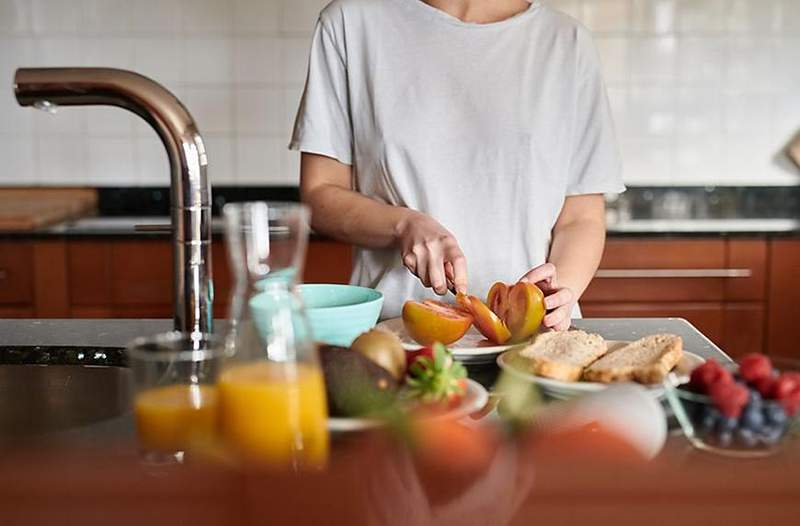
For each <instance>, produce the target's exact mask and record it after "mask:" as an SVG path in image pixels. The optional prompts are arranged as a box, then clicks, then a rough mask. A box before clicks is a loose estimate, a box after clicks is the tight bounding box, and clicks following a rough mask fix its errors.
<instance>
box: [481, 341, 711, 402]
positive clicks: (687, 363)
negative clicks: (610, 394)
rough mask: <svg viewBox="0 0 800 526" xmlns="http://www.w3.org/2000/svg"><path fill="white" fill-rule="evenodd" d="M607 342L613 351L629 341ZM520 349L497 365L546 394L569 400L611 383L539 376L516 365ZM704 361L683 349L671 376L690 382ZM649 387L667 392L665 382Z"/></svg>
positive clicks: (655, 393)
mask: <svg viewBox="0 0 800 526" xmlns="http://www.w3.org/2000/svg"><path fill="white" fill-rule="evenodd" d="M606 343H607V344H608V348H609V351H613V350H615V349H617V348H619V347H621V346H623V345H626V344H627V343H629V342H621V341H609V342H606ZM520 350H521V349H512V350H510V351H508V352H505V353H503V354H501V355H500V356H498V357H497V365H499V366H500V368H501V369H503V370H504V371H507V372H509V373H510V374H513V375H514V376H516V377H517V378H522V379H523V380H527V381H529V382H532V383H534V384H536V385H537V386H539V388H540V389H541V390H542V392H543V393H544V394H546V395H548V396H550V397H552V398H556V399H559V400H567V399H570V398H575V397H576V396H580V395H583V394H586V393H594V392H597V391H602V390H603V389H605V388H606V387H608V386H609V385H610V384H603V383H598V382H563V381H561V380H554V379H552V378H545V377H543V376H537V375H535V374H532V373H530V372H528V371H526V370H525V369H524V368H521V367H519V366H516V365H515V363H514V362H515V360H525V358H522V357H519V356H518V354H519V352H520ZM704 361H705V360H704V359H703V358H702V357H700V356H698V355H696V354H694V353H691V352H688V351H683V358H681V360H680V361H679V362H678V365H676V366H675V368H674V369H673V372H675V373H677V374H676V375H674V376H673V375H671V376H670V378H675V379H676V385H679V384H682V383H685V382H688V381H689V372H690V371H691V370H692V369H694V368H695V367H697V366H698V365H700V364H701V363H703V362H704ZM647 388H648V389H649V390H650V392H651V393H652V394H653V396H655V397H656V398H659V399H660V398H662V397H663V396H664V394H665V392H664V386H663V384H655V385H652V386H648V387H647Z"/></svg>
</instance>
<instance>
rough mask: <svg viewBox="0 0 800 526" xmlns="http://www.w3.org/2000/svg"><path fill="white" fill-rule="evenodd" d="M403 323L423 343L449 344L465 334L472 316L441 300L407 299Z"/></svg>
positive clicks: (412, 335)
mask: <svg viewBox="0 0 800 526" xmlns="http://www.w3.org/2000/svg"><path fill="white" fill-rule="evenodd" d="M403 325H404V326H405V328H406V331H408V334H409V335H410V336H411V337H412V338H413V339H414V341H415V342H417V343H419V344H421V345H433V344H434V343H436V342H439V343H443V344H445V345H447V344H450V343H453V342H454V341H457V340H459V339H461V337H462V336H464V334H465V333H466V332H467V330H469V327H470V325H472V316H470V315H469V314H467V313H466V312H465V311H464V310H462V309H459V308H458V307H456V306H454V305H448V304H447V303H443V302H441V301H433V300H426V301H423V302H418V301H407V302H405V304H404V305H403Z"/></svg>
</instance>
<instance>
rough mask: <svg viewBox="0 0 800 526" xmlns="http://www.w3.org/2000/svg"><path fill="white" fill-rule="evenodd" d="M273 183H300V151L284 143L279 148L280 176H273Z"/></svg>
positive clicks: (290, 184)
mask: <svg viewBox="0 0 800 526" xmlns="http://www.w3.org/2000/svg"><path fill="white" fill-rule="evenodd" d="M275 184H282V185H286V186H297V185H299V184H300V152H297V151H294V150H290V149H289V148H287V147H286V145H285V144H284V147H283V149H282V150H281V172H280V177H276V178H275Z"/></svg>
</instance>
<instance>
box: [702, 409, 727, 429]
mask: <svg viewBox="0 0 800 526" xmlns="http://www.w3.org/2000/svg"><path fill="white" fill-rule="evenodd" d="M721 417H722V415H721V414H720V412H719V411H718V410H717V409H716V408H714V407H705V408H704V409H703V411H702V412H701V413H700V425H699V427H700V429H701V430H702V431H703V432H704V433H708V432H709V431H711V430H712V429H714V427H715V426H716V425H717V421H718V420H719V419H720V418H721Z"/></svg>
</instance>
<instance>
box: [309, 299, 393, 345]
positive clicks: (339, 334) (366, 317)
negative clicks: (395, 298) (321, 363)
mask: <svg viewBox="0 0 800 526" xmlns="http://www.w3.org/2000/svg"><path fill="white" fill-rule="evenodd" d="M299 290H300V296H301V297H302V298H303V303H304V304H305V307H306V315H307V316H308V321H309V323H310V324H311V332H312V333H313V334H314V339H315V340H317V341H319V342H323V343H328V344H331V345H341V346H343V347H348V346H349V345H350V344H351V343H353V340H355V339H356V337H358V335H359V334H361V333H362V332H366V331H368V330H370V329H371V328H373V327H374V326H375V324H376V323H377V322H378V317H379V316H380V314H381V308H382V307H383V294H382V293H380V292H378V291H377V290H375V289H370V288H367V287H357V286H355V285H328V284H303V285H300V286H299Z"/></svg>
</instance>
